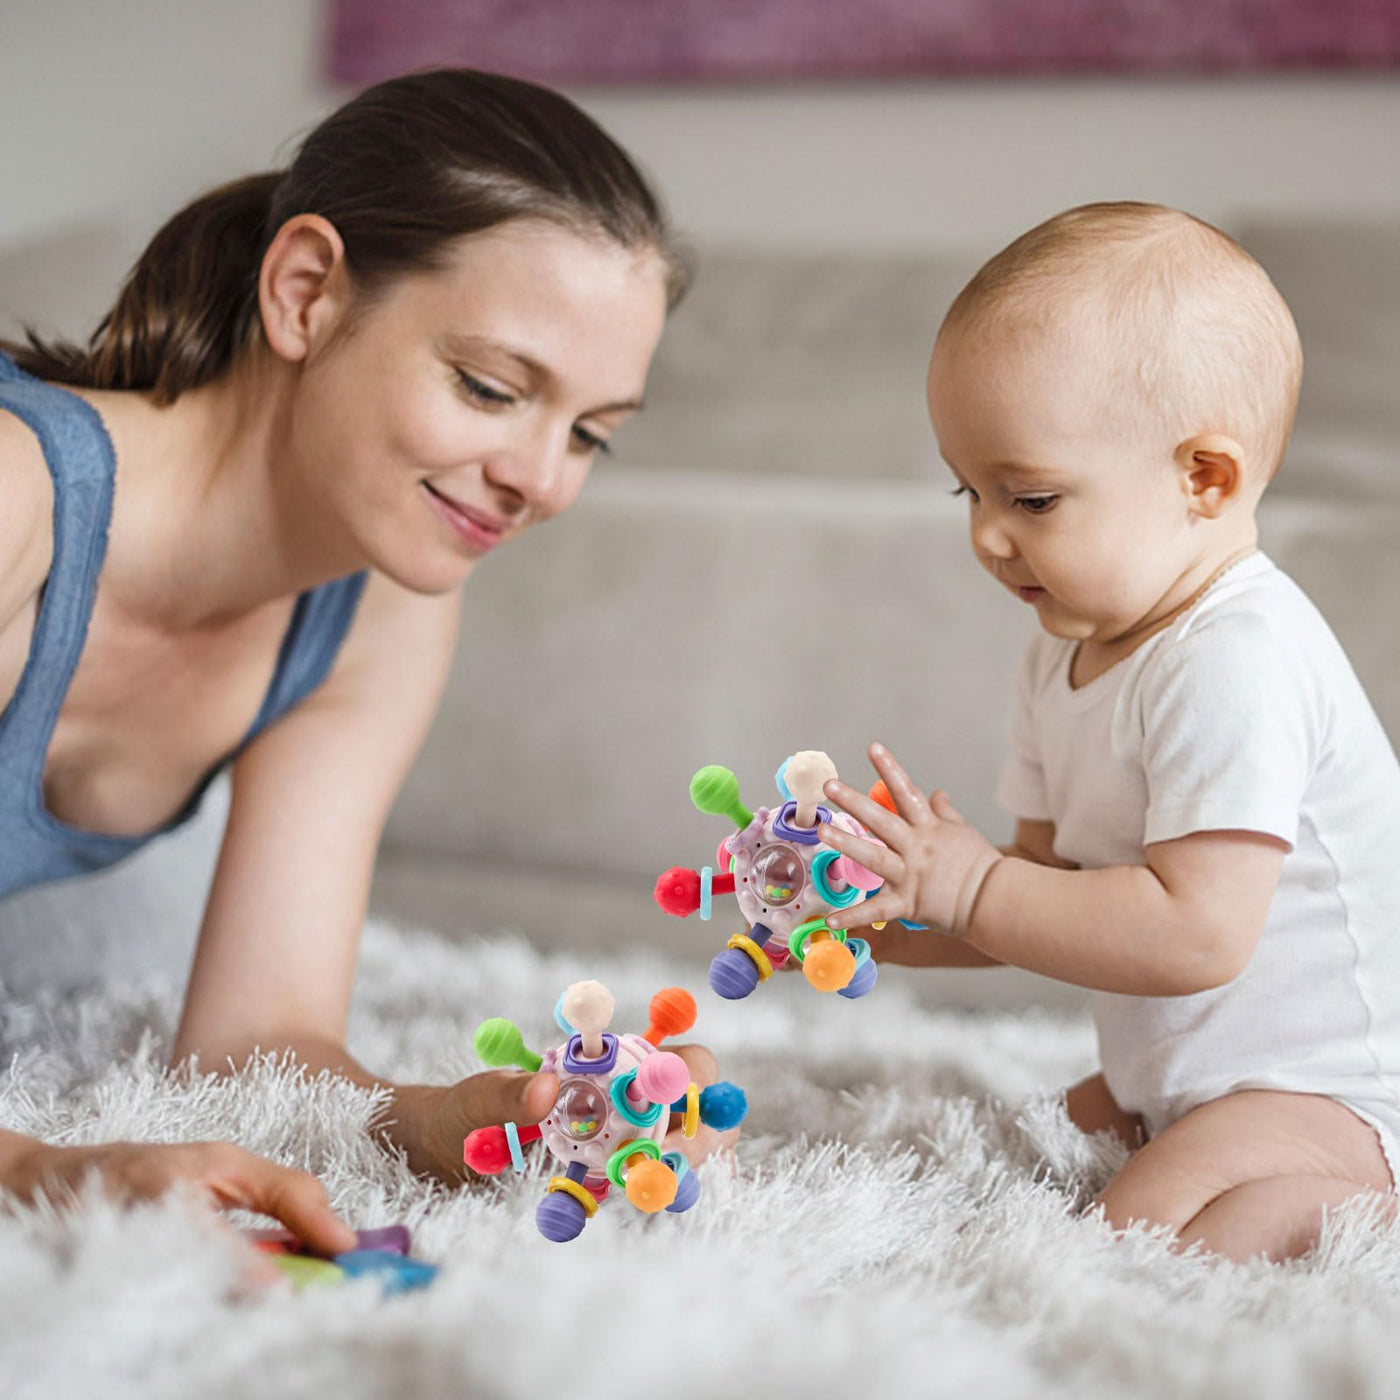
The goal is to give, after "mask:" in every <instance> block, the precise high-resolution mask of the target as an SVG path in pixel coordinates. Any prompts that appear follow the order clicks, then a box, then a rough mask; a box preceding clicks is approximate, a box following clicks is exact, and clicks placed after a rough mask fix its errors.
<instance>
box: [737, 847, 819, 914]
mask: <svg viewBox="0 0 1400 1400" xmlns="http://www.w3.org/2000/svg"><path fill="white" fill-rule="evenodd" d="M749 879H750V881H751V882H752V884H753V892H754V894H755V895H757V896H758V899H759V902H760V903H761V904H765V905H767V906H768V907H769V908H770V909H781V908H782V906H783V905H784V904H791V903H792V901H793V900H794V899H796V898H797V897H798V896H799V895H800V894H801V893H802V887H803V886H804V885H805V884H806V883H807V867H806V866H805V865H804V864H803V861H802V857H801V856H799V855H798V854H797V852H796V851H794V850H793V849H792V847H791V846H784V845H781V844H775V845H772V846H769V847H767V849H765V850H763V851H761V852H760V853H759V855H758V857H757V859H755V861H754V863H753V870H752V871H751V872H750V875H749Z"/></svg>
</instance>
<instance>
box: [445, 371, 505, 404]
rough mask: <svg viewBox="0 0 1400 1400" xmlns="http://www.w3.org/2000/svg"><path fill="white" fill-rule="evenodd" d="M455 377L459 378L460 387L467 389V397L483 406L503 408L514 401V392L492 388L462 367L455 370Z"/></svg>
mask: <svg viewBox="0 0 1400 1400" xmlns="http://www.w3.org/2000/svg"><path fill="white" fill-rule="evenodd" d="M457 378H458V379H460V380H461V382H462V388H463V389H465V390H466V391H467V397H468V398H471V399H475V400H476V402H477V403H479V404H481V405H482V406H483V407H488V408H505V407H507V406H508V405H510V404H513V403H514V402H515V395H514V394H508V393H506V392H505V391H504V390H503V389H497V388H494V387H493V386H492V385H490V384H487V383H486V382H485V381H484V380H481V379H478V378H477V377H476V375H474V374H468V373H467V372H466V370H464V369H459V370H458V371H457Z"/></svg>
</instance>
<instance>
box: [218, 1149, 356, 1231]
mask: <svg viewBox="0 0 1400 1400" xmlns="http://www.w3.org/2000/svg"><path fill="white" fill-rule="evenodd" d="M201 1146H202V1147H203V1148H205V1149H206V1151H207V1153H208V1157H207V1159H206V1162H205V1164H204V1167H203V1170H201V1171H200V1172H198V1173H197V1176H198V1179H199V1181H200V1183H201V1184H202V1185H203V1186H204V1187H205V1188H206V1189H207V1190H209V1191H210V1192H211V1193H212V1194H213V1195H214V1197H215V1199H216V1200H217V1201H218V1202H219V1203H220V1204H221V1205H236V1206H242V1207H244V1208H245V1209H247V1210H256V1211H259V1212H260V1213H262V1214H263V1215H270V1216H272V1217H273V1218H274V1219H276V1220H280V1221H281V1222H282V1223H283V1224H284V1225H285V1226H286V1227H287V1228H288V1229H289V1230H290V1231H291V1232H292V1233H293V1234H294V1235H296V1236H297V1238H298V1239H300V1240H302V1241H303V1242H304V1243H305V1244H306V1245H307V1246H308V1247H309V1248H310V1249H311V1250H312V1251H314V1252H315V1253H317V1254H326V1255H330V1254H340V1253H342V1252H343V1251H345V1250H347V1249H354V1248H355V1232H354V1231H353V1230H352V1229H351V1228H350V1227H349V1226H348V1225H347V1224H346V1223H345V1222H344V1221H343V1220H342V1219H341V1218H340V1217H339V1216H338V1215H337V1214H336V1213H335V1212H334V1211H333V1210H332V1209H331V1207H330V1202H329V1201H328V1200H327V1198H326V1188H325V1187H324V1186H322V1185H321V1183H320V1182H319V1181H317V1180H316V1178H315V1177H314V1176H312V1175H310V1173H308V1172H299V1171H293V1170H292V1169H291V1168H290V1167H282V1166H279V1165H278V1164H277V1163H276V1162H269V1161H268V1160H267V1159H266V1158H264V1157H256V1156H254V1155H253V1154H252V1153H251V1152H245V1151H243V1149H242V1148H240V1147H234V1146H232V1145H231V1144H227V1143H205V1144H201Z"/></svg>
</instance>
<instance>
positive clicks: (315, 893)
mask: <svg viewBox="0 0 1400 1400" xmlns="http://www.w3.org/2000/svg"><path fill="white" fill-rule="evenodd" d="M685 280H686V273H685V267H684V264H683V262H682V260H681V258H680V257H679V256H678V254H677V252H676V250H675V247H674V245H673V243H672V241H671V236H670V233H669V230H668V228H667V225H666V222H665V219H664V216H663V214H662V213H661V211H660V209H659V207H658V204H657V202H656V199H655V197H654V196H653V194H652V192H651V191H650V190H649V188H648V187H647V185H646V183H645V181H644V180H643V179H642V177H641V176H640V175H639V174H638V172H637V170H636V168H635V167H634V166H633V164H632V162H631V161H630V160H629V159H628V157H627V156H626V154H625V153H624V152H623V151H622V150H621V149H619V148H618V146H616V145H615V144H614V143H613V142H612V141H611V139H610V138H609V137H608V136H606V135H605V134H604V133H603V132H602V131H601V130H600V129H599V128H598V127H597V126H596V125H595V124H594V123H593V122H592V121H591V120H590V119H589V118H588V117H586V116H584V114H583V113H582V112H580V111H579V110H578V109H577V108H576V107H574V106H573V105H572V104H571V103H569V102H568V101H566V100H565V99H564V98H562V97H560V96H558V95H557V94H554V93H551V92H548V91H546V90H544V89H541V88H537V87H534V86H532V85H530V84H526V83H523V82H519V81H514V80H511V79H508V78H503V77H499V76H494V75H488V74H482V73H473V72H467V71H460V70H459V71H441V72H434V73H426V74H419V75H415V76H412V77H406V78H401V79H397V80H394V81H392V82H388V83H384V84H381V85H380V86H378V87H375V88H371V89H369V90H367V91H366V92H364V93H362V94H361V95H360V96H358V97H357V98H355V99H354V100H353V101H351V102H350V103H348V104H347V105H346V106H345V107H343V108H341V109H340V110H339V111H338V112H336V113H334V114H333V115H332V116H331V117H329V118H328V119H327V120H326V121H325V122H324V123H323V124H322V125H321V126H320V127H318V128H317V129H316V130H315V131H314V132H313V133H312V134H311V135H310V136H309V137H308V138H307V140H306V141H305V143H304V144H303V146H302V147H301V150H300V151H299V153H298V155H297V157H296V160H295V161H294V163H293V164H292V166H291V168H290V169H289V170H288V171H286V172H282V173H273V174H265V175H257V176H253V177H251V178H248V179H245V180H242V181H239V182H237V183H235V184H232V185H228V186H225V187H224V188H222V189H219V190H216V191H214V192H213V193H211V194H209V195H207V196H205V197H204V198H202V199H200V200H198V201H196V202H195V203H194V204H193V205H191V206H190V207H189V208H187V209H185V210H184V211H182V212H181V213H180V214H178V215H177V216H176V217H175V218H174V219H172V220H171V221H170V223H169V224H167V225H166V227H165V228H163V229H162V230H161V231H160V232H159V233H158V234H157V235H156V237H155V238H154V240H153V241H152V243H151V244H150V246H149V247H148V248H147V250H146V252H145V253H144V254H143V256H142V257H141V259H140V261H139V262H138V264H137V266H136V268H135V269H134V271H133V272H132V273H131V275H130V277H129V278H128V280H127V282H126V284H125V286H124V287H123V289H122V292H121V295H120V298H119V300H118V302H117V304H116V306H115V307H114V308H113V310H112V311H111V313H110V314H109V315H108V316H107V318H106V319H105V320H104V321H103V322H102V324H101V326H99V328H98V330H97V332H96V334H95V335H94V336H93V338H92V341H91V343H90V345H89V346H88V347H86V348H78V347H74V346H68V345H57V346H52V345H46V344H43V343H41V342H39V341H37V340H35V339H34V338H33V337H31V339H30V343H29V344H28V345H25V346H13V345H12V346H8V347H5V348H7V349H8V351H9V356H10V358H0V497H2V498H3V499H4V501H5V502H6V508H5V510H4V511H3V513H0V707H5V708H4V711H3V717H0V895H4V894H7V893H10V892H13V891H16V890H19V889H23V888H26V887H28V886H31V885H34V884H36V883H39V882H41V881H45V880H50V879H56V878H60V877H64V876H69V875H74V874H78V873H81V872H85V871H90V870H95V869H99V868H101V867H104V866H107V865H110V864H112V863H114V862H116V861H118V860H120V859H121V858H122V857H124V856H125V855H127V854H129V853H130V852H131V851H133V850H135V849H136V848H138V847H139V846H140V845H142V844H143V843H144V842H145V841H148V840H149V839H151V837H152V836H154V835H156V834H159V833H161V832H164V831H167V830H169V829H170V828H171V827H173V826H175V825H178V824H180V823H182V822H184V821H185V820H186V819H187V818H188V817H189V816H191V815H192V814H193V812H194V811H195V809H196V808H197V807H198V805H199V801H200V798H201V796H202V794H203V792H204V789H205V787H206V785H207V784H208V782H209V780H210V779H211V777H212V776H213V775H214V774H215V773H216V772H217V771H219V770H220V769H222V768H223V767H224V766H226V765H228V764H231V765H232V799H231V807H230V812H229V818H228V824H227V828H226V831H225V835H224V838H223V843H222V847H221V850H220V854H219V858H218V862H217V866H216V871H215V875H214V881H213V886H212V889H211V891H210V895H209V899H208V903H207V906H206V909H205V914H204V919H203V923H202V927H201V932H200V938H199V944H198V948H197V952H196V955H195V960H194V965H193V970H192V973H191V977H190V983H189V988H188V992H187V996H186V1001H185V1006H184V1012H183V1016H182V1018H181V1021H180V1027H179V1031H178V1034H177V1037H176V1043H175V1047H174V1058H175V1059H176V1060H179V1061H183V1060H186V1059H188V1058H190V1057H193V1056H198V1058H199V1060H200V1061H201V1062H202V1063H203V1064H204V1065H205V1066H217V1065H222V1064H225V1063H228V1062H230V1061H231V1062H232V1063H234V1064H238V1063H242V1062H243V1061H244V1060H246V1059H247V1057H248V1056H249V1054H250V1053H251V1052H252V1051H253V1050H254V1049H255V1048H261V1049H263V1050H270V1049H284V1048H286V1049H290V1050H292V1051H293V1052H295V1054H296V1056H297V1057H298V1059H299V1060H300V1061H301V1063H302V1064H304V1065H305V1066H307V1068H308V1069H310V1070H312V1071H315V1070H318V1069H322V1068H328V1069H331V1070H334V1071H336V1072H338V1073H342V1074H345V1075H347V1076H348V1077H350V1078H352V1079H353V1080H355V1081H357V1082H359V1083H362V1084H366V1085H369V1084H380V1083H384V1082H385V1081H383V1080H381V1079H380V1078H378V1077H377V1076H375V1075H374V1074H373V1073H371V1072H370V1071H369V1070H367V1069H365V1068H363V1067H361V1066H360V1065H357V1064H356V1063H355V1062H354V1061H353V1060H352V1059H351V1058H350V1057H349V1055H348V1054H347V1053H346V1051H345V1048H344V1030H345V1021H346V1015H347V1010H348V1007H349V1002H350V995H351V986H352V980H353V974H354V966H355V957H356V945H357V939H358V936H359V930H360V928H361V925H362V922H363V919H364V915H365V908H366V903H367V898H368V890H369V883H370V874H371V868H372V865H373V859H374V854H375V850H376V847H377V845H378V842H379V838H380V832H381V829H382V827H383V823H384V820H385V817H386V814H387V812H388V810H389V807H390V804H391V802H392V801H393V799H394V796H395V794H396V792H397V790H398V788H399V785H400V783H401V781H402V780H403V777H404V775H405V773H406V772H407V770H408V768H409V765H410V764H411V763H412V761H413V758H414V755H415V753H416V752H417V750H418V747H419V744H420V742H421V741H422V738H423V736H424V733H425V731H426V729H427V727H428V724H429V722H430V720H431V718H432V715H433V712H434V710H435V708H436V705H437V703H438V699H439V696H440V693H441V691H442V687H443V684H444V680H445V677H446V674H447V670H448V665H449V661H450V658H451V653H452V647H453V641H454V638H455V635H456V631H457V595H458V591H459V586H460V585H461V584H462V582H463V581H464V580H465V579H466V578H467V577H468V575H469V574H470V573H471V571H472V569H473V567H474V566H475V564H476V562H477V561H478V560H479V559H480V558H481V557H482V556H483V555H484V554H486V553H487V552H488V551H490V550H492V549H494V548H497V547H499V546H500V545H502V544H504V543H506V542H507V541H509V540H511V539H513V538H514V537H515V536H516V535H518V534H519V533H520V532H521V531H522V530H524V529H526V528H528V527H529V526H531V525H533V524H535V523H536V522H538V521H541V520H546V519H548V518H550V517H551V516H554V515H557V514H558V513H559V512H560V511H562V510H564V509H566V508H567V507H568V506H569V505H570V504H571V503H572V502H573V500H574V499H575V497H576V496H577V495H578V492H579V490H580V488H581V487H582V485H583V483H584V479H585V478H586V476H587V475H588V470H589V467H590V466H591V464H592V462H593V460H594V458H595V457H596V455H597V454H598V453H600V452H605V451H607V442H608V439H609V437H610V436H611V435H612V433H613V432H614V431H615V430H616V429H617V428H618V426H619V425H620V424H621V423H622V422H623V421H624V420H625V419H626V418H627V417H628V416H629V415H630V414H632V413H634V412H635V411H636V410H637V409H638V408H639V407H640V406H641V400H642V393H643V388H644V383H645V378H646V373H647V369H648V365H649V363H650V360H651V357H652V353H653V351H654V349H655V347H656V343H657V340H658V337H659V336H660V334H661V330H662V326H663V323H664V321H665V317H666V313H667V311H668V309H669V308H670V307H671V306H672V305H674V304H675V302H676V301H677V299H678V298H679V297H680V295H681V294H682V292H683V290H684V286H685ZM59 385H61V386H65V387H63V388H59V387H55V386H59ZM114 486H115V489H114ZM688 1054H689V1057H690V1060H691V1064H692V1067H693V1071H694V1073H695V1074H696V1077H697V1078H698V1079H699V1080H700V1081H701V1082H709V1080H710V1079H712V1078H713V1077H714V1062H713V1059H712V1058H711V1057H710V1056H709V1054H708V1052H706V1051H704V1050H703V1049H701V1048H699V1047H691V1048H690V1049H689V1051H688ZM391 1087H392V1089H393V1108H392V1111H391V1114H390V1115H389V1117H388V1118H387V1119H386V1121H385V1123H384V1126H383V1132H384V1135H385V1137H386V1138H387V1139H388V1141H389V1142H390V1143H392V1144H393V1145H395V1146H398V1147H400V1148H402V1149H403V1150H404V1152H405V1153H406V1154H407V1158H408V1161H409V1163H410V1164H411V1165H412V1166H413V1167H414V1168H415V1169H416V1170H418V1171H420V1172H424V1173H429V1174H434V1175H437V1176H441V1177H444V1178H453V1177H455V1176H456V1175H457V1174H458V1173H459V1172H460V1171H461V1167H460V1162H461V1150H462V1149H461V1144H462V1138H463V1136H464V1134H465V1133H466V1132H468V1131H470V1129H471V1128H472V1127H474V1126H476V1125H479V1124H482V1123H488V1122H501V1121H504V1120H507V1119H514V1120H516V1121H518V1122H526V1123H533V1122H535V1121H537V1120H538V1119H539V1118H541V1117H542V1116H543V1115H544V1114H545V1113H546V1112H547V1111H548V1109H549V1107H550V1106H551V1105H552V1103H553V1098H554V1092H555V1083H554V1080H553V1078H552V1076H548V1075H536V1076H530V1075H507V1074H501V1073H493V1074H483V1075H477V1076H474V1077H472V1078H470V1079H467V1080H464V1081H462V1082H461V1083H459V1084H457V1085H455V1086H451V1087H444V1086H427V1085H395V1086H391ZM94 1168H95V1169H96V1170H97V1171H98V1172H100V1173H101V1174H103V1175H104V1177H105V1178H106V1180H107V1182H108V1184H109V1186H110V1187H111V1188H112V1189H113V1190H116V1191H119V1192H123V1191H124V1192H134V1193H136V1194H151V1193H152V1192H154V1191H157V1190H160V1189H162V1188H163V1187H164V1186H165V1185H166V1184H168V1182H169V1181H170V1180H173V1179H174V1178H176V1177H183V1178H194V1179H196V1180H198V1181H200V1182H202V1183H204V1184H205V1185H206V1186H210V1187H212V1188H213V1189H214V1190H215V1191H216V1193H218V1192H221V1193H222V1194H223V1196H224V1197H225V1198H226V1199H238V1200H241V1201H244V1202H246V1203H249V1204H253V1205H255V1206H257V1207H259V1208H261V1209H266V1210H269V1211H271V1212H272V1213H276V1214H280V1215H281V1216H282V1217H283V1218H284V1219H285V1220H286V1222H287V1223H288V1224H289V1225H291V1226H292V1227H293V1228H294V1229H300V1230H301V1231H302V1232H303V1233H306V1234H308V1235H309V1236H311V1237H313V1238H314V1237H319V1238H321V1239H323V1240H324V1241H325V1242H326V1243H327V1244H334V1243H336V1241H338V1240H343V1239H344V1238H345V1236H344V1234H343V1229H344V1227H343V1226H342V1225H341V1224H340V1223H339V1222H338V1221H336V1219H335V1218H334V1217H333V1216H332V1215H330V1213H329V1211H328V1209H327V1208H326V1206H325V1203H324V1196H323V1195H322V1194H320V1188H319V1186H318V1185H317V1184H316V1183H315V1182H314V1181H312V1180H311V1179H310V1178H304V1177H301V1176H299V1175H297V1174H291V1173H283V1172H282V1171H281V1169H280V1168H275V1167H272V1166H271V1165H270V1164H266V1163H260V1162H258V1161H257V1159H254V1158H249V1157H247V1155H246V1154H239V1153H238V1151H237V1149H231V1148H227V1147H226V1146H221V1145H202V1146H201V1145H196V1146H193V1147H177V1148H166V1149H159V1148H151V1147H144V1148H143V1147H134V1146H119V1147H117V1148H96V1149H87V1148H84V1149H77V1148H73V1149H57V1148H53V1147H49V1146H45V1145H44V1144H40V1143H36V1142H33V1141H32V1140H29V1139H25V1138H20V1137H18V1135H15V1134H4V1135H0V1185H3V1186H5V1187H7V1188H9V1189H10V1190H13V1191H17V1192H19V1193H20V1194H27V1193H31V1192H33V1191H34V1190H35V1189H36V1188H37V1187H38V1186H39V1185H41V1184H42V1183H43V1182H44V1181H46V1180H48V1181H52V1180H54V1179H55V1178H56V1179H58V1180H59V1181H68V1180H71V1179H72V1178H74V1177H75V1176H76V1175H78V1174H82V1173H85V1172H87V1171H89V1170H92V1169H94ZM231 1179H232V1180H233V1181H234V1185H233V1186H230V1185H229V1182H230V1180H231Z"/></svg>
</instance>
